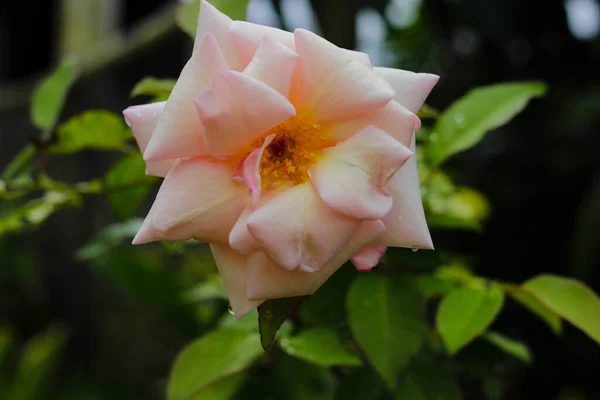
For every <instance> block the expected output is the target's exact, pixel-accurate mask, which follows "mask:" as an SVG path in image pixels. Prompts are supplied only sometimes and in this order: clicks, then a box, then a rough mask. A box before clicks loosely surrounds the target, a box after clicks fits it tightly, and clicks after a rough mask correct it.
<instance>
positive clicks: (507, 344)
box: [483, 332, 531, 364]
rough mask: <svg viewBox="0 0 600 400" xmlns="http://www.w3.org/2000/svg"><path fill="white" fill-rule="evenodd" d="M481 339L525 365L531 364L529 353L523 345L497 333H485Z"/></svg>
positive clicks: (527, 348)
mask: <svg viewBox="0 0 600 400" xmlns="http://www.w3.org/2000/svg"><path fill="white" fill-rule="evenodd" d="M483 338H484V339H485V340H487V341H488V342H490V343H492V344H494V345H495V346H497V347H498V348H499V349H500V350H502V351H504V352H505V353H506V354H509V355H511V356H513V357H515V358H518V359H519V360H521V361H523V362H524V363H525V364H530V363H531V351H530V350H529V347H527V345H526V344H525V343H523V342H520V341H518V340H514V339H511V338H508V337H506V336H504V335H502V334H500V333H498V332H486V333H484V334H483Z"/></svg>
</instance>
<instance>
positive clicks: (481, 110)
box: [427, 82, 546, 165]
mask: <svg viewBox="0 0 600 400" xmlns="http://www.w3.org/2000/svg"><path fill="white" fill-rule="evenodd" d="M545 92H546V87H545V85H544V84H542V83H540V82H522V83H504V84H497V85H492V86H486V87H481V88H477V89H474V90H472V91H470V92H469V93H467V95H465V96H464V97H463V98H461V99H460V100H458V101H456V102H455V103H453V104H452V105H451V106H450V107H449V108H448V109H447V110H446V111H445V112H444V113H443V114H442V115H441V116H440V117H439V119H438V120H437V123H436V124H435V126H434V128H433V129H432V133H431V135H434V134H435V140H433V139H432V138H431V135H430V143H429V146H428V147H427V151H428V158H429V160H430V162H431V163H432V164H433V165H438V164H440V163H442V162H443V161H445V160H446V159H447V158H448V157H450V156H452V155H454V154H456V153H459V152H461V151H464V150H466V149H468V148H470V147H472V146H474V145H475V144H477V143H478V142H479V141H480V140H481V139H482V138H483V137H484V135H485V134H486V133H487V132H489V131H491V130H493V129H496V128H498V127H500V126H502V125H504V124H506V123H507V122H508V121H510V120H511V119H512V118H513V117H514V116H515V115H517V114H518V113H519V112H521V111H522V110H523V109H524V108H525V106H526V105H527V103H528V102H529V100H531V99H532V98H534V97H540V96H542V95H544V93H545Z"/></svg>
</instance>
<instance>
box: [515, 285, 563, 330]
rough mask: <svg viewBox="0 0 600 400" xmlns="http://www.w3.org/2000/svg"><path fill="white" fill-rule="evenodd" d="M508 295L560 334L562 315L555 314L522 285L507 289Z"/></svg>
mask: <svg viewBox="0 0 600 400" xmlns="http://www.w3.org/2000/svg"><path fill="white" fill-rule="evenodd" d="M507 293H508V295H509V296H510V297H511V298H512V299H513V300H515V301H516V302H518V303H520V304H521V305H522V306H523V307H525V308H527V309H528V310H529V311H531V312H532V313H533V314H535V315H537V316H538V317H539V318H540V319H541V320H542V321H544V322H545V323H546V325H548V326H549V327H550V329H552V332H554V333H555V334H556V335H560V333H561V331H562V321H561V319H560V317H559V316H558V315H556V314H554V313H553V312H552V311H550V309H549V308H548V307H546V306H545V305H544V304H543V303H541V302H540V301H539V300H538V299H537V298H536V297H534V296H533V295H532V294H530V293H528V292H527V291H525V290H523V289H522V288H520V287H516V290H515V289H514V288H511V290H509V291H507Z"/></svg>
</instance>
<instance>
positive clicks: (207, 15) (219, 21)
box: [194, 0, 243, 71]
mask: <svg viewBox="0 0 600 400" xmlns="http://www.w3.org/2000/svg"><path fill="white" fill-rule="evenodd" d="M231 23H232V21H231V18H229V17H228V16H227V15H225V14H223V13H222V12H220V11H219V10H217V9H216V8H215V6H213V5H212V4H210V3H208V2H207V1H205V0H201V2H200V15H199V16H198V28H197V29H196V41H195V42H194V53H197V52H198V53H199V54H202V50H201V49H200V45H199V44H200V43H201V42H202V41H203V40H204V37H205V36H206V35H207V34H209V33H210V34H213V35H214V36H215V38H216V39H217V42H218V43H219V46H220V47H221V49H222V50H223V54H224V55H225V59H226V60H227V63H228V64H229V66H230V67H231V68H233V69H235V70H238V71H240V70H242V68H243V65H242V64H241V61H240V58H239V57H238V54H237V51H236V50H235V47H234V46H233V43H232V41H231V35H230V34H229V28H230V27H231Z"/></svg>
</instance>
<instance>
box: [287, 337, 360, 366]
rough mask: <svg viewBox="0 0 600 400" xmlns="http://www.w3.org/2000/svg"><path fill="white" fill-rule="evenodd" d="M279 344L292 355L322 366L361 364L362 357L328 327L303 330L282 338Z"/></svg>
mask: <svg viewBox="0 0 600 400" xmlns="http://www.w3.org/2000/svg"><path fill="white" fill-rule="evenodd" d="M279 345H280V346H281V348H282V349H283V351H285V352H286V353H288V354H289V355H290V356H293V357H298V358H301V359H303V360H305V361H308V362H310V363H312V364H316V365H319V366H321V367H331V366H334V365H345V366H359V365H360V364H361V361H360V358H358V356H357V355H356V354H354V353H352V352H351V351H350V350H348V348H346V347H345V346H344V345H343V344H342V342H341V341H340V339H339V338H338V336H337V334H336V333H335V331H333V330H331V329H328V328H314V329H310V330H306V331H302V332H300V333H298V334H297V335H295V336H292V337H287V338H283V339H281V340H280V341H279Z"/></svg>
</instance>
